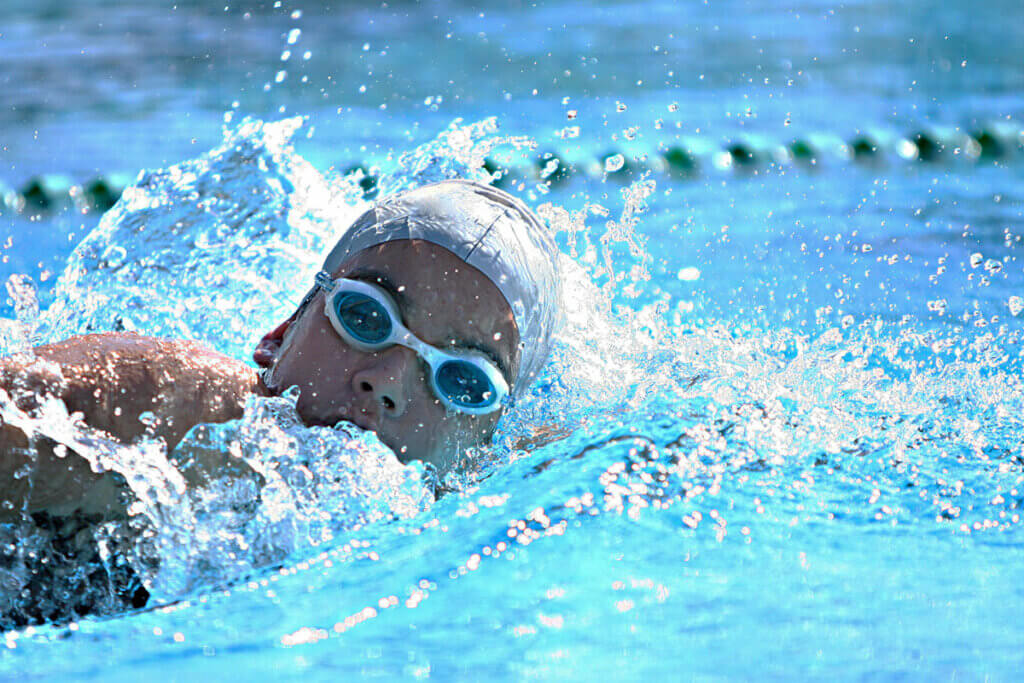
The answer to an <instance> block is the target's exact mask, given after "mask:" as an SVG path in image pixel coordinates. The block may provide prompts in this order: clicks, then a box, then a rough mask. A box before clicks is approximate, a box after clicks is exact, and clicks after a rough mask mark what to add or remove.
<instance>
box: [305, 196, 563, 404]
mask: <svg viewBox="0 0 1024 683" xmlns="http://www.w3.org/2000/svg"><path fill="white" fill-rule="evenodd" d="M406 239H413V240H424V241H427V242H431V243H433V244H436V245H438V246H439V247H443V248H445V249H447V250H448V251H450V252H452V253H453V254H455V255H456V256H458V257H459V258H461V259H462V260H463V261H465V262H466V263H468V264H469V265H471V266H473V267H474V268H476V269H477V270H479V271H480V272H482V273H483V274H484V275H486V276H487V277H488V278H490V280H491V282H493V283H494V284H495V286H497V288H498V290H499V291H500V292H501V293H502V295H503V296H504V297H505V301H507V302H508V305H509V307H510V308H511V309H512V314H513V316H515V321H516V327H518V329H519V341H520V346H521V347H522V353H521V357H520V361H519V373H518V374H517V375H516V377H515V378H514V379H513V381H512V395H513V396H516V397H519V396H522V395H523V393H524V392H525V390H526V388H527V387H528V386H529V385H530V382H532V381H533V379H534V377H536V376H537V373H538V372H540V369H541V367H542V366H543V365H544V363H545V362H546V361H547V358H548V355H549V354H550V352H551V341H552V334H553V332H554V327H555V321H556V318H557V314H558V310H557V309H558V302H559V301H561V297H560V293H559V285H560V279H559V275H558V259H559V251H558V246H557V245H556V244H555V240H554V238H553V237H552V235H551V233H550V231H549V230H548V229H547V227H545V226H544V224H543V223H541V221H540V219H538V218H537V216H536V215H535V214H534V213H533V212H532V211H530V209H529V208H527V207H526V205H525V204H523V203H522V202H521V201H519V200H518V199H516V198H515V197H513V196H512V195H510V194H508V193H507V192H503V191H501V190H499V189H497V188H494V187H490V186H488V185H481V184H479V183H474V182H470V181H468V180H446V181H444V182H440V183H436V184H434V185H427V186H425V187H421V188H418V189H415V190H411V191H409V192H403V193H401V194H397V195H394V196H391V197H388V198H386V199H384V200H382V201H380V202H378V203H377V205H376V206H374V208H372V209H370V210H369V211H367V212H366V213H364V214H363V215H362V216H360V217H359V218H358V219H356V221H355V222H354V223H353V224H352V225H351V227H349V229H348V230H346V231H345V233H344V234H343V235H342V236H341V238H340V239H339V240H338V243H337V244H336V245H334V249H332V250H331V253H330V254H329V255H328V256H327V260H325V261H324V266H323V269H324V270H326V271H327V272H328V273H333V272H335V271H336V270H337V269H338V267H339V266H340V265H341V264H342V263H344V261H345V260H346V259H348V258H349V257H350V256H353V255H355V254H356V253H358V252H360V251H362V250H364V249H368V248H370V247H373V246H376V245H378V244H383V243H384V242H392V241H394V240H406Z"/></svg>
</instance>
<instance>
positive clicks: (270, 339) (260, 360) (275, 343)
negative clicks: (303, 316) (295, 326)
mask: <svg viewBox="0 0 1024 683" xmlns="http://www.w3.org/2000/svg"><path fill="white" fill-rule="evenodd" d="M292 320H294V318H288V319H287V320H285V321H284V322H283V323H281V324H280V325H278V326H277V327H275V328H274V329H273V330H271V331H270V332H267V333H266V334H265V335H263V339H261V340H260V343H259V344H257V345H256V349H255V350H254V351H253V352H252V359H253V360H254V361H256V365H258V366H260V367H261V368H269V367H270V366H271V365H273V364H274V359H275V358H277V352H278V351H279V350H280V349H281V342H283V341H284V334H285V332H287V331H288V327H289V326H290V325H291V324H292Z"/></svg>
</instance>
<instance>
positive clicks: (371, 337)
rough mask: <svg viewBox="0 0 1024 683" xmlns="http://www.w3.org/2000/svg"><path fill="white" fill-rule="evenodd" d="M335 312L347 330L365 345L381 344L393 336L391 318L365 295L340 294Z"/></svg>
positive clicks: (381, 307)
mask: <svg viewBox="0 0 1024 683" xmlns="http://www.w3.org/2000/svg"><path fill="white" fill-rule="evenodd" d="M334 311H335V313H337V314H338V320H340V321H341V324H342V325H344V326H345V330H346V331H348V333H349V334H351V335H352V336H353V337H355V338H356V339H357V340H358V341H360V342H362V343H364V344H380V343H381V342H383V341H385V340H387V339H388V337H390V336H391V329H392V326H391V316H390V315H388V312H387V310H386V309H385V308H384V307H383V306H381V305H380V303H379V302H377V301H375V300H374V299H371V298H370V297H368V296H366V295H365V294H359V293H357V292H340V293H339V294H338V295H337V296H336V297H334Z"/></svg>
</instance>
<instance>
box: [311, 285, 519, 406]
mask: <svg viewBox="0 0 1024 683" xmlns="http://www.w3.org/2000/svg"><path fill="white" fill-rule="evenodd" d="M320 289H322V290H324V292H326V296H325V297H324V312H325V313H326V314H327V318H328V319H329V320H330V321H331V325H333V326H334V329H335V330H336V331H337V333H338V334H339V335H340V336H341V338H342V339H344V340H345V341H346V342H348V343H349V344H350V345H352V346H353V347H355V348H357V349H359V350H361V351H381V350H383V349H386V348H388V347H389V346H394V345H395V344H397V345H399V346H404V347H406V348H407V349H412V350H413V351H415V352H416V354H417V355H418V356H419V357H420V358H422V359H423V361H424V362H425V363H426V364H427V366H428V367H429V369H430V372H429V373H428V375H429V382H430V388H431V389H432V390H433V391H434V394H435V395H436V396H437V398H438V399H440V401H441V403H442V404H443V405H444V406H445V408H448V409H450V410H456V411H459V412H463V413H469V414H470V415H485V414H487V413H491V412H494V411H495V410H497V409H498V408H499V407H501V406H508V405H510V404H511V398H510V396H509V391H508V383H507V382H506V381H505V378H504V377H503V376H502V374H501V371H500V370H499V369H498V367H497V366H496V365H495V364H494V362H493V361H491V360H490V359H489V358H487V357H486V356H485V355H484V354H482V353H480V352H477V351H468V350H466V351H464V350H451V351H448V350H441V349H439V348H437V347H436V346H431V345H430V344H427V343H426V342H424V341H422V340H420V339H419V338H418V337H417V336H416V335H414V334H413V333H412V332H410V331H409V329H408V328H407V327H406V326H405V325H404V324H402V316H401V315H400V314H399V312H398V305H397V304H396V303H395V301H394V299H392V298H391V295H390V294H388V292H387V291H385V290H384V289H382V288H380V287H378V286H377V285H374V284H371V283H369V282H364V281H362V280H349V279H346V278H340V279H337V280H333V279H331V276H330V275H329V274H328V273H327V272H325V271H320V272H319V273H317V275H316V285H315V286H314V287H313V289H312V290H311V291H310V293H309V294H308V295H307V296H306V299H305V300H304V301H303V303H302V304H301V305H300V309H301V308H305V306H306V305H308V303H309V302H310V301H312V298H313V297H314V296H315V295H316V292H317V291H318V290H320Z"/></svg>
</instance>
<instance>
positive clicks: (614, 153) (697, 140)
mask: <svg viewBox="0 0 1024 683" xmlns="http://www.w3.org/2000/svg"><path fill="white" fill-rule="evenodd" d="M1020 158H1024V128H1021V127H1020V126H1018V125H1016V124H1013V123H1009V122H1005V121H1000V122H996V123H992V124H989V125H986V126H982V127H980V128H978V129H976V130H974V131H972V132H970V133H968V132H965V131H963V130H962V129H960V128H958V127H952V126H945V127H942V126H938V127H930V128H922V129H919V130H915V131H912V132H910V133H909V134H906V135H903V134H899V133H896V132H893V131H891V130H886V129H881V128H876V129H869V130H865V131H859V132H857V133H856V134H855V135H853V136H852V137H850V138H846V139H844V138H842V137H840V136H838V135H833V134H827V133H812V134H810V135H806V136H802V137H798V138H795V139H793V140H792V141H790V142H789V143H788V144H783V143H779V142H776V141H773V140H771V139H768V138H765V137H763V136H760V135H754V134H748V135H742V136H738V137H736V138H733V139H730V140H727V141H725V142H724V143H723V144H716V143H714V142H712V141H710V140H708V139H707V138H701V137H692V138H686V137H682V138H679V139H677V140H674V141H672V142H668V143H661V144H659V145H658V147H657V149H656V150H652V149H651V148H650V146H647V147H646V148H645V147H643V145H641V144H639V143H637V142H636V141H635V140H634V141H627V142H624V143H622V144H621V145H619V146H618V147H617V148H614V149H608V150H606V151H605V152H604V153H602V154H600V155H598V156H596V157H594V156H589V157H578V158H573V156H572V155H571V154H570V153H568V152H562V153H560V152H556V151H552V150H544V151H542V152H540V153H539V154H536V155H534V156H533V158H532V159H526V158H522V159H508V160H499V159H495V158H493V157H489V158H487V159H485V160H484V168H485V169H487V170H488V171H489V172H491V173H492V174H497V178H496V180H495V184H496V185H498V186H502V185H510V184H514V183H517V182H536V181H540V182H544V183H547V184H548V185H549V186H552V187H553V186H557V185H560V184H562V183H564V182H566V181H568V180H570V179H571V178H572V177H573V176H579V175H585V176H588V177H607V178H611V179H621V180H624V181H625V180H629V179H630V178H632V177H635V176H636V175H637V174H638V173H642V172H652V173H654V174H658V175H666V176H669V177H672V178H676V179H683V180H685V179H694V178H698V177H701V176H706V175H712V174H716V173H719V174H720V173H732V174H735V175H746V174H756V173H758V172H759V171H761V170H762V169H767V168H771V167H776V168H782V167H786V166H796V167H802V168H808V169H815V168H826V167H828V166H830V165H833V164H849V163H854V164H857V165H861V166H866V167H882V166H887V165H891V164H899V163H904V164H907V163H925V164H940V165H949V166H953V165H956V164H977V163H992V162H995V163H1001V162H1004V161H1011V160H1013V159H1020ZM355 173H358V174H360V175H359V181H358V182H359V185H360V187H361V188H362V190H363V194H364V196H365V197H366V198H367V199H372V198H373V197H374V196H376V194H377V177H376V176H375V175H374V174H373V173H372V172H371V170H370V165H369V164H354V165H350V166H348V167H347V168H346V169H345V171H344V172H343V175H345V176H349V175H352V174H355ZM130 183H131V176H129V175H126V174H119V173H115V174H110V175H104V176H99V177H97V178H93V179H91V180H88V181H87V182H84V183H75V182H74V180H72V179H71V178H69V177H68V176H65V175H60V174H47V175H40V176H35V177H33V178H30V179H29V180H28V182H26V183H24V184H23V185H21V186H20V187H18V188H14V187H12V186H9V185H6V184H5V183H4V182H3V180H0V210H7V211H13V212H15V213H24V214H29V215H38V214H45V213H51V212H54V211H58V210H63V209H66V208H69V207H74V208H75V209H77V210H79V211H80V212H82V213H102V212H104V211H106V210H107V209H109V208H110V207H112V206H113V205H114V204H115V203H116V202H117V200H118V199H119V198H120V196H121V193H122V192H123V191H124V189H125V188H126V187H127V186H128V185H129V184H130Z"/></svg>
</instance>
